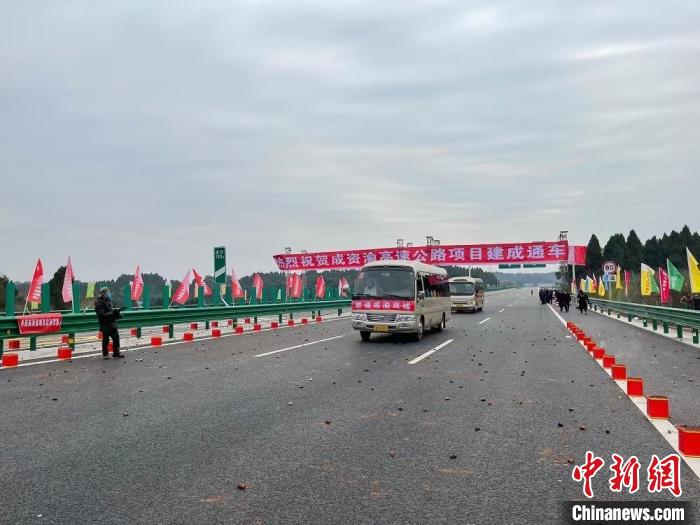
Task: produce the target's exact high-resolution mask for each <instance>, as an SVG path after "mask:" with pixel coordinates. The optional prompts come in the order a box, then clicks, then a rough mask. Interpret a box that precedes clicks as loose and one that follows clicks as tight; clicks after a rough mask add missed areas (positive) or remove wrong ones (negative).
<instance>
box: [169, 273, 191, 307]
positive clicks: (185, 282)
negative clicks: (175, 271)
mask: <svg viewBox="0 0 700 525" xmlns="http://www.w3.org/2000/svg"><path fill="white" fill-rule="evenodd" d="M191 282H192V270H187V273H186V274H185V277H184V278H183V279H182V282H181V283H180V286H178V287H177V290H175V293H174V294H173V302H174V303H178V304H185V303H186V302H187V299H189V298H190V283H191Z"/></svg>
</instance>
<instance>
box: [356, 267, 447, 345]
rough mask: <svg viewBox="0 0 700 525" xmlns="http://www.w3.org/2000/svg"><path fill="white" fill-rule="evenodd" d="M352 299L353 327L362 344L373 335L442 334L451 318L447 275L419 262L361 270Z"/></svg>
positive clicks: (418, 338) (436, 268)
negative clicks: (428, 329) (430, 330)
mask: <svg viewBox="0 0 700 525" xmlns="http://www.w3.org/2000/svg"><path fill="white" fill-rule="evenodd" d="M354 291H355V294H354V295H353V297H352V327H353V328H354V329H355V330H359V331H360V336H361V337H362V340H363V341H369V338H370V335H371V334H372V332H380V333H408V334H413V336H414V337H415V339H416V340H417V341H420V340H421V339H422V338H423V333H424V332H425V330H426V329H427V328H431V329H434V330H437V331H439V330H442V329H443V328H445V326H446V324H447V320H448V319H449V318H450V313H451V310H450V287H449V284H448V282H447V271H446V270H445V269H444V268H439V267H437V266H430V265H428V264H424V263H422V262H419V261H377V262H373V263H368V264H366V265H365V266H363V267H362V269H361V270H360V273H359V274H358V275H357V279H356V281H355V287H354Z"/></svg>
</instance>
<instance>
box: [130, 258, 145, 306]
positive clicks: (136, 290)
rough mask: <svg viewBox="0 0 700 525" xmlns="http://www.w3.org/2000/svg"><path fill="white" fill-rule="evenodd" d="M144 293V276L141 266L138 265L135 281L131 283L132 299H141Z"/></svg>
mask: <svg viewBox="0 0 700 525" xmlns="http://www.w3.org/2000/svg"><path fill="white" fill-rule="evenodd" d="M142 293H143V277H141V266H137V267H136V273H135V274H134V282H133V283H132V284H131V300H132V301H139V300H140V299H141V294H142Z"/></svg>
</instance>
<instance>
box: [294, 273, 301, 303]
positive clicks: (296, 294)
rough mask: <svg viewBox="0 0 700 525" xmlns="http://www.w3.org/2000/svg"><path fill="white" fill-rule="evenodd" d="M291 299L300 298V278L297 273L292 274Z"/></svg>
mask: <svg viewBox="0 0 700 525" xmlns="http://www.w3.org/2000/svg"><path fill="white" fill-rule="evenodd" d="M292 275H293V276H294V277H292V297H293V298H294V299H299V298H300V297H301V287H302V282H301V276H300V275H299V274H297V273H294V274H292Z"/></svg>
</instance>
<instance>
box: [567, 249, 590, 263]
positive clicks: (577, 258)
mask: <svg viewBox="0 0 700 525" xmlns="http://www.w3.org/2000/svg"><path fill="white" fill-rule="evenodd" d="M569 264H573V265H575V266H585V265H586V246H574V245H573V244H570V245H569Z"/></svg>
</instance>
